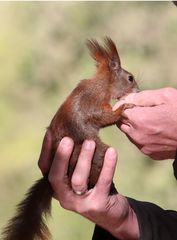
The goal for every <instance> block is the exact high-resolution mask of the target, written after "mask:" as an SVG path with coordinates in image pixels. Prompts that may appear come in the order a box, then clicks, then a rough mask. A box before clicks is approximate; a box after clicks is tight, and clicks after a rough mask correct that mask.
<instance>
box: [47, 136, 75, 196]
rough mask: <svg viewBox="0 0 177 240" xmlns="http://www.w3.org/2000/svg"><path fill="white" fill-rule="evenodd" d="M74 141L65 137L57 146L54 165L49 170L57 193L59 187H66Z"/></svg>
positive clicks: (50, 179) (50, 178)
mask: <svg viewBox="0 0 177 240" xmlns="http://www.w3.org/2000/svg"><path fill="white" fill-rule="evenodd" d="M73 147H74V142H73V141H72V139H70V138H68V137H64V138H63V139H62V140H61V142H60V143H59V146H58V148H57V151H56V154H55V157H54V160H53V162H52V166H51V168H50V172H49V181H50V183H51V185H52V187H53V188H54V191H55V192H56V193H57V192H58V189H59V188H62V187H66V186H65V185H66V179H67V171H68V164H69V160H70V157H71V154H72V151H73Z"/></svg>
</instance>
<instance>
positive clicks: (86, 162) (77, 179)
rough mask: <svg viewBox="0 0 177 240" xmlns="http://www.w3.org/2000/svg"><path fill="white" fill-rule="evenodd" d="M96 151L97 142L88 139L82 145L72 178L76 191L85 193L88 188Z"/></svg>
mask: <svg viewBox="0 0 177 240" xmlns="http://www.w3.org/2000/svg"><path fill="white" fill-rule="evenodd" d="M94 152H95V142H94V141H91V140H86V141H85V142H84V143H83V145H82V149H81V152H80V155H79V158H78V161H77V164H76V167H75V170H74V173H73V175H72V179H71V184H72V188H73V190H74V192H77V193H83V192H85V191H86V190H87V183H88V178H89V175H90V168H91V162H92V158H93V155H94Z"/></svg>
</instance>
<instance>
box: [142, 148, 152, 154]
mask: <svg viewBox="0 0 177 240" xmlns="http://www.w3.org/2000/svg"><path fill="white" fill-rule="evenodd" d="M141 151H142V153H144V154H145V155H148V156H151V155H152V151H151V150H150V149H148V148H147V147H143V148H142V149H141Z"/></svg>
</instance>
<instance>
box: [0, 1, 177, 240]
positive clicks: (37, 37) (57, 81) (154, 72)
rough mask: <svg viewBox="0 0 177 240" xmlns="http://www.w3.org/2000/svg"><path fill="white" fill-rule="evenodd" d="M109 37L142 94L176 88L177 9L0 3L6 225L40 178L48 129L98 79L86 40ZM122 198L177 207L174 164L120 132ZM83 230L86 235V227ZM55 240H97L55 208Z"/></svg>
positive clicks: (0, 198) (1, 181)
mask: <svg viewBox="0 0 177 240" xmlns="http://www.w3.org/2000/svg"><path fill="white" fill-rule="evenodd" d="M105 35H107V36H110V37H111V38H112V39H113V40H114V41H115V42H116V43H117V46H118V49H119V52H120V55H121V59H122V65H123V66H124V67H125V68H126V69H128V70H129V71H131V72H133V73H134V74H135V76H136V77H137V80H138V82H139V85H140V88H141V89H156V88H162V87H167V86H172V87H177V80H176V74H177V70H176V63H177V44H176V42H177V9H176V8H175V6H174V5H173V4H172V3H171V2H1V3H0V79H1V81H0V96H1V101H0V116H1V117H0V129H1V131H0V132H1V134H0V153H1V154H0V155H1V159H0V164H1V165H0V169H1V175H0V185H1V194H0V202H1V208H0V226H1V228H2V226H3V225H4V224H5V222H6V221H7V219H8V218H9V217H10V216H12V214H13V212H14V206H15V205H16V203H18V202H19V201H20V200H21V199H22V197H23V195H24V193H25V192H26V190H27V188H28V187H29V186H30V185H31V184H32V183H33V181H35V180H36V179H37V178H38V177H39V176H40V172H39V170H38V168H37V160H38V155H39V153H40V147H41V142H42V139H43V136H44V133H45V127H46V126H47V125H48V124H49V122H50V120H51V118H52V116H53V114H54V113H55V111H56V109H57V107H58V105H60V104H61V103H62V101H63V100H64V98H65V97H66V96H67V94H68V93H69V92H70V91H71V90H72V88H73V87H74V86H75V85H76V83H77V82H78V81H79V79H82V78H86V77H88V76H90V75H92V74H93V71H94V64H93V61H92V60H91V58H90V57H89V56H88V51H87V49H86V47H85V40H86V39H87V38H97V39H102V37H103V36H105ZM101 135H102V138H103V139H104V141H105V142H107V143H109V144H110V145H112V146H114V147H115V148H117V149H118V152H119V161H118V168H117V172H116V175H115V183H116V185H117V187H118V189H119V191H120V192H121V193H122V194H125V195H128V196H130V197H134V198H136V199H139V200H147V201H152V202H155V203H157V204H159V205H161V206H162V207H164V208H170V209H177V208H176V200H175V199H176V198H177V193H176V182H175V180H174V178H173V175H172V167H171V161H163V162H154V161H152V160H149V159H148V158H147V157H145V156H144V155H143V154H141V153H140V152H139V151H138V150H137V149H136V147H135V146H133V145H132V144H131V143H130V142H129V141H128V139H127V138H126V137H125V136H123V134H121V133H120V132H119V131H118V130H117V129H116V128H115V127H111V128H109V129H105V130H102V131H101ZM81 226H82V228H81ZM50 227H51V230H52V232H53V236H54V239H70V240H75V239H77V240H79V239H90V237H91V234H92V228H93V224H91V223H90V222H89V221H87V220H85V219H83V218H82V217H80V216H78V215H76V214H73V213H70V212H68V211H66V210H62V209H61V208H59V206H58V203H57V202H56V201H53V219H52V220H50Z"/></svg>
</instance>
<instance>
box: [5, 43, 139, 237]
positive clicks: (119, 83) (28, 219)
mask: <svg viewBox="0 0 177 240" xmlns="http://www.w3.org/2000/svg"><path fill="white" fill-rule="evenodd" d="M87 46H88V48H89V50H90V53H91V56H92V57H93V58H94V59H95V61H96V64H97V72H96V74H95V76H93V77H92V78H90V79H85V80H82V81H81V82H80V83H79V84H78V86H77V87H76V88H75V89H74V90H73V91H72V93H71V94H70V95H69V97H68V98H67V99H66V101H65V102H64V103H63V104H62V105H61V107H60V108H59V110H58V111H57V113H56V114H55V116H54V118H53V119H52V121H51V124H50V126H49V129H50V131H51V133H52V141H53V143H52V146H53V149H52V152H53V154H54V152H55V150H56V148H57V146H58V143H59V142H60V140H61V139H62V138H63V137H64V136H68V137H71V138H72V139H73V140H74V142H75V147H74V150H73V153H72V156H71V159H70V166H69V170H68V175H69V176H71V175H72V173H73V170H74V167H75V164H76V161H77V159H78V155H79V152H80V149H81V145H82V143H83V141H84V140H85V139H92V140H94V141H95V142H96V150H95V154H94V158H93V163H92V168H91V172H90V179H89V188H91V187H93V186H94V185H95V183H96V181H97V179H98V176H99V174H100V171H101V168H102V164H103V159H104V155H105V152H106V150H107V148H108V146H107V145H106V144H104V143H102V142H101V140H100V138H99V136H98V132H99V129H100V128H103V127H106V126H109V125H112V124H115V123H116V122H117V121H118V120H119V119H120V117H121V114H122V112H123V110H124V109H125V108H127V107H129V106H128V105H123V106H121V107H120V108H119V109H117V110H116V111H114V112H113V111H112V107H111V105H110V100H111V99H112V98H120V97H122V96H123V95H125V94H127V93H130V92H132V91H136V90H137V85H136V82H135V81H134V80H133V81H132V78H131V79H130V76H132V75H131V74H130V73H128V72H127V71H126V70H124V69H122V68H121V63H120V58H119V55H118V52H117V49H116V46H115V44H114V43H113V41H112V40H111V39H110V38H106V39H105V46H101V45H100V44H99V43H98V42H97V41H96V40H89V41H88V42H87ZM113 190H114V189H113V187H112V189H111V191H113ZM52 195H53V191H52V189H51V187H50V184H49V182H48V179H47V176H45V177H44V178H42V179H41V180H39V181H38V182H37V183H36V184H35V185H34V186H33V187H32V188H31V189H30V191H29V193H28V195H27V197H26V199H25V200H24V201H23V202H22V203H21V204H20V205H19V207H18V211H17V215H16V216H15V217H14V218H13V219H12V220H11V221H10V223H9V225H8V226H7V227H6V229H5V231H4V235H3V236H4V237H3V239H4V240H34V239H35V240H48V239H49V238H50V234H49V231H48V229H47V226H46V225H45V223H44V219H43V217H42V216H43V214H48V213H49V212H50V203H51V198H52Z"/></svg>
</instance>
